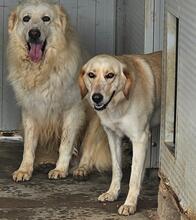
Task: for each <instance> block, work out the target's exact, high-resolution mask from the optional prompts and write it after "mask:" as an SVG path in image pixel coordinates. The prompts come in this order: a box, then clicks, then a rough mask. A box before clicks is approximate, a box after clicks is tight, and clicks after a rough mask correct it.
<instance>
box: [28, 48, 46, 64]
mask: <svg viewBox="0 0 196 220" xmlns="http://www.w3.org/2000/svg"><path fill="white" fill-rule="evenodd" d="M30 46H31V49H30V51H29V57H30V58H31V60H32V61H33V62H35V63H37V62H39V61H40V60H41V58H42V54H43V52H42V47H43V44H30Z"/></svg>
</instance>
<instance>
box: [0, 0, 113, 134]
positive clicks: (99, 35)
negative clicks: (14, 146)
mask: <svg viewBox="0 0 196 220" xmlns="http://www.w3.org/2000/svg"><path fill="white" fill-rule="evenodd" d="M56 2H59V3H60V4H61V5H63V6H64V7H65V8H66V10H67V12H68V13H69V15H70V19H71V22H72V24H73V26H74V27H75V29H76V30H77V31H78V33H79V38H80V41H81V43H82V45H83V47H84V48H85V49H86V50H87V51H88V52H89V53H90V55H95V54H98V53H110V54H113V53H114V52H115V32H116V9H115V8H116V0H59V1H56ZM17 3H18V0H0V6H1V7H0V130H16V129H18V126H19V124H20V110H19V108H18V107H17V105H16V101H15V98H14V94H13V91H12V88H11V87H10V86H9V84H8V83H7V80H6V78H7V71H6V44H7V18H8V14H9V12H10V10H11V9H12V8H13V7H15V6H16V5H17Z"/></svg>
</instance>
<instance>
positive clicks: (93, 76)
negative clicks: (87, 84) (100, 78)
mask: <svg viewBox="0 0 196 220" xmlns="http://www.w3.org/2000/svg"><path fill="white" fill-rule="evenodd" d="M88 77H89V78H92V79H94V78H95V77H96V75H95V74H94V73H92V72H90V73H88Z"/></svg>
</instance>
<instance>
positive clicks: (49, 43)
mask: <svg viewBox="0 0 196 220" xmlns="http://www.w3.org/2000/svg"><path fill="white" fill-rule="evenodd" d="M69 28H70V27H69V22H68V17H67V14H66V13H65V11H64V10H63V9H62V7H60V6H59V5H58V4H50V3H49V2H48V1H44V0H42V1H41V0H26V1H22V3H21V4H19V6H18V7H17V8H16V9H15V10H13V11H12V12H11V14H10V17H9V21H8V32H9V35H10V38H13V39H15V41H16V42H17V45H16V46H21V47H23V48H25V49H26V58H28V59H29V60H31V61H32V62H35V63H39V62H40V61H41V60H42V59H43V58H44V57H45V55H46V51H47V48H49V47H54V48H55V47H57V46H58V47H61V48H63V46H64V45H63V44H65V40H64V39H65V32H66V31H68V29H69ZM13 42H14V40H13ZM19 42H20V43H19ZM58 44H61V45H58Z"/></svg>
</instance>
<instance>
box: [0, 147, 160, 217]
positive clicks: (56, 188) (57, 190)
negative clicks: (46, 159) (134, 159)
mask: <svg viewBox="0 0 196 220" xmlns="http://www.w3.org/2000/svg"><path fill="white" fill-rule="evenodd" d="M22 150H23V148H22V145H21V143H0V219H2V220H7V219H8V220H10V219H11V220H12V219H18V220H20V219H21V220H23V219H24V220H42V219H44V220H45V219H47V220H48V219H51V220H58V219H72V220H90V219H92V220H95V219H96V220H121V219H129V220H148V219H150V217H149V216H151V217H154V216H155V210H156V207H157V190H158V182H157V181H149V179H146V180H145V181H144V184H143V187H142V192H141V194H140V198H139V202H138V210H137V213H136V214H135V215H133V216H129V217H123V216H119V215H118V214H117V210H118V207H119V206H120V205H121V204H122V203H123V201H124V200H125V198H126V193H127V190H128V179H129V173H130V171H128V170H125V172H124V178H123V183H122V193H121V195H120V197H119V199H118V201H116V202H112V203H99V202H98V201H97V197H98V196H99V194H100V193H102V192H104V191H105V190H106V189H107V188H108V187H109V184H110V179H111V175H110V174H108V173H107V174H106V173H105V174H99V173H94V174H92V175H90V177H89V179H88V180H87V181H83V182H78V181H76V180H74V179H73V178H72V176H69V177H68V178H66V179H64V180H49V179H48V178H47V174H46V173H45V172H43V171H42V172H40V171H39V172H38V171H35V172H34V174H33V178H32V180H31V181H29V182H25V183H14V182H13V181H12V179H11V173H12V172H13V171H15V169H17V168H18V166H19V164H20V161H21V158H22ZM154 219H156V218H155V217H154Z"/></svg>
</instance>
